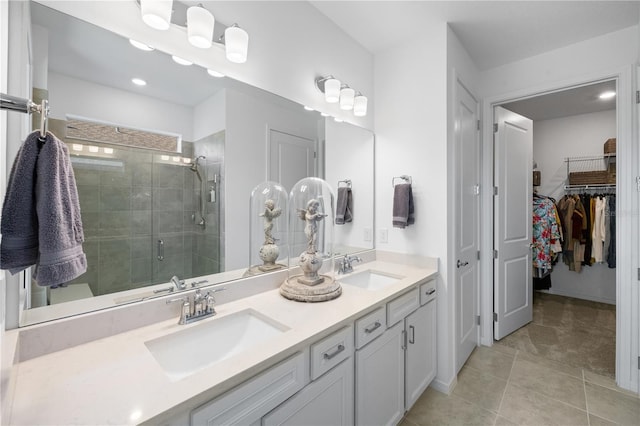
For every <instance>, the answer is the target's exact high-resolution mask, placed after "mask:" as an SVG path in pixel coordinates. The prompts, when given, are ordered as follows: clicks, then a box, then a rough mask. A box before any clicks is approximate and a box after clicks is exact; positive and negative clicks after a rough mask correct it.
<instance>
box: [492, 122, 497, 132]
mask: <svg viewBox="0 0 640 426" xmlns="http://www.w3.org/2000/svg"><path fill="white" fill-rule="evenodd" d="M493 133H498V123H493Z"/></svg>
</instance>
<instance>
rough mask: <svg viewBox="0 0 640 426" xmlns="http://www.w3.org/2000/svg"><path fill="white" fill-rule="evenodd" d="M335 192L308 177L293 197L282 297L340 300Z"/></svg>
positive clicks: (308, 300)
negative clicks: (336, 274) (335, 264)
mask: <svg viewBox="0 0 640 426" xmlns="http://www.w3.org/2000/svg"><path fill="white" fill-rule="evenodd" d="M334 198H335V197H334V193H333V190H332V189H331V187H330V186H329V184H328V183H327V182H325V181H324V180H322V179H320V178H315V177H308V178H304V179H302V180H300V181H298V183H296V184H295V185H294V186H293V188H292V189H291V193H290V194H289V227H288V232H289V253H290V258H289V270H288V271H289V273H288V277H287V279H286V280H285V282H284V283H283V284H282V285H281V286H280V294H282V295H283V296H284V297H286V298H287V299H291V300H296V301H300V302H324V301H327V300H332V299H335V298H337V297H339V296H340V295H341V294H342V287H341V286H340V283H338V282H337V281H336V280H335V278H334V270H333V226H334V222H335V211H334Z"/></svg>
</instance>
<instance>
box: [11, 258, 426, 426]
mask: <svg viewBox="0 0 640 426" xmlns="http://www.w3.org/2000/svg"><path fill="white" fill-rule="evenodd" d="M373 253H374V255H373V256H371V258H372V260H370V261H368V262H363V263H362V264H358V265H356V266H355V267H354V271H353V272H352V273H350V274H346V275H336V278H337V279H338V280H339V281H341V282H342V284H343V285H342V287H343V294H342V296H340V297H339V298H337V299H335V300H332V301H329V302H323V303H299V302H295V301H291V300H287V299H285V298H283V297H282V296H280V294H279V292H278V290H277V288H275V287H274V288H272V289H270V290H267V291H263V292H260V293H257V294H252V295H248V296H247V297H243V298H240V299H237V300H234V301H230V302H227V303H225V302H224V301H223V300H221V303H219V304H218V305H217V306H216V310H217V312H218V314H217V315H216V316H215V317H212V318H207V319H204V320H202V321H199V322H196V323H192V324H187V325H179V324H178V317H177V316H176V317H175V318H172V319H170V320H164V321H160V322H157V323H154V324H152V325H148V326H144V327H140V328H136V329H133V330H130V331H127V332H123V333H119V334H114V335H111V336H108V337H103V338H100V339H98V340H93V341H90V342H87V343H84V344H80V345H76V346H73V347H68V348H65V349H62V350H56V351H54V352H50V353H43V354H42V355H40V356H37V357H34V358H32V359H28V360H25V361H21V362H16V363H15V365H14V367H13V372H12V379H11V380H12V384H11V394H12V395H11V396H12V403H11V404H10V409H11V414H10V417H9V419H10V423H11V424H141V423H142V424H154V425H158V424H167V425H169V424H175V425H178V424H180V425H184V424H243V425H248V424H251V425H253V424H265V425H273V424H278V425H279V424H292V425H294V424H303V423H304V424H308V423H309V422H310V421H312V422H315V423H318V424H335V425H338V424H354V423H355V424H371V423H372V422H375V423H376V424H382V423H384V424H395V423H398V422H399V421H400V420H401V418H402V416H403V414H404V412H405V410H407V409H409V408H410V407H411V405H412V404H413V403H414V402H415V400H416V399H417V397H418V396H419V395H420V394H421V393H422V392H423V391H424V389H426V387H427V386H428V385H429V383H430V382H431V380H432V379H433V378H434V377H435V374H436V355H435V354H436V352H435V350H436V348H435V337H436V336H435V332H436V328H435V327H436V323H435V321H436V317H435V312H436V307H435V305H436V300H435V296H436V291H435V290H436V277H437V274H438V272H437V260H435V259H427V258H422V259H417V258H415V259H407V258H403V257H402V256H400V255H394V254H391V253H384V252H373ZM281 275H282V274H278V273H273V274H268V275H267V276H265V277H262V279H265V278H268V279H270V280H274V285H275V286H277V280H278V279H279V277H281ZM249 279H251V278H249ZM242 281H243V280H241V281H238V282H237V283H234V284H232V285H242ZM223 293H226V292H223ZM142 306H144V302H143V303H141V304H140V307H141V309H142ZM167 308H168V307H167ZM90 315H92V314H88V315H87V317H88V316H90ZM85 319H86V318H85ZM64 321H65V320H60V322H64ZM68 321H69V327H67V329H68V330H69V331H70V330H72V329H73V327H74V325H73V324H71V322H73V321H83V318H82V317H80V318H78V317H75V318H70V319H68ZM76 325H77V324H76ZM39 327H41V328H42V327H47V325H40V326H39ZM27 329H28V328H27ZM64 329H65V328H64V327H60V326H59V324H58V327H55V328H54V327H52V328H51V330H56V331H55V332H56V333H60V330H64ZM24 331H25V329H22V330H17V331H15V333H16V336H14V337H15V339H16V340H17V339H20V336H19V333H21V332H24ZM63 334H64V332H63V333H61V335H59V336H56V337H57V338H58V339H63V340H64V339H65V336H64V335H63ZM18 346H19V345H18ZM45 352H46V351H45ZM16 359H18V360H19V359H20V357H19V354H16ZM52 366H55V367H52Z"/></svg>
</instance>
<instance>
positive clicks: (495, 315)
mask: <svg viewBox="0 0 640 426" xmlns="http://www.w3.org/2000/svg"><path fill="white" fill-rule="evenodd" d="M493 321H494V322H498V314H497V313H496V312H494V313H493Z"/></svg>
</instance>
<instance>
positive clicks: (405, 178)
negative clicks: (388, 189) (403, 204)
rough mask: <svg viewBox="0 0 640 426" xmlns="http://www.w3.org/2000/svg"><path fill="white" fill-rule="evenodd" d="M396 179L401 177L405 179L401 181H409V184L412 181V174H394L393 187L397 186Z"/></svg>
mask: <svg viewBox="0 0 640 426" xmlns="http://www.w3.org/2000/svg"><path fill="white" fill-rule="evenodd" d="M396 179H401V180H402V181H403V182H401V183H408V184H411V183H412V181H411V176H408V175H401V176H394V177H393V179H391V186H392V187H395V186H396Z"/></svg>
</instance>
